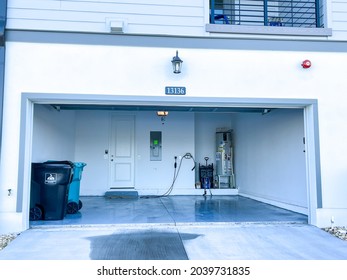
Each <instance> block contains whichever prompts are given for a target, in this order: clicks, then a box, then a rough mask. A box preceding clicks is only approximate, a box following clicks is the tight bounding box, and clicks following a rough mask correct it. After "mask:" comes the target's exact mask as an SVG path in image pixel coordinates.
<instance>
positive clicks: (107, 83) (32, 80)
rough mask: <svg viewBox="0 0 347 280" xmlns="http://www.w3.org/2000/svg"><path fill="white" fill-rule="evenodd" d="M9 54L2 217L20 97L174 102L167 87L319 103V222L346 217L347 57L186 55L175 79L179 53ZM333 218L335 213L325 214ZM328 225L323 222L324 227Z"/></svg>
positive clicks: (22, 49)
mask: <svg viewBox="0 0 347 280" xmlns="http://www.w3.org/2000/svg"><path fill="white" fill-rule="evenodd" d="M6 47H7V49H6V61H7V64H6V69H5V98H4V112H3V113H4V117H3V121H4V124H3V134H2V154H1V167H0V188H1V192H0V212H2V213H4V212H10V213H13V212H15V209H16V195H17V193H16V190H17V185H18V158H19V149H18V147H19V146H18V145H19V139H20V112H21V111H20V104H21V103H20V102H21V94H22V93H44V94H50V93H54V94H55V93H59V94H60V93H68V94H70V93H75V94H86V95H89V94H92V95H98V94H105V95H134V96H135V95H140V96H158V97H163V98H169V97H168V96H166V97H165V94H164V88H165V86H168V85H170V86H185V87H186V88H187V95H186V96H187V97H244V98H246V97H248V98H296V99H301V98H312V99H318V110H319V111H318V113H319V136H320V156H321V179H322V192H323V209H321V210H320V214H319V217H323V216H324V217H326V216H329V215H330V212H332V213H333V212H334V210H333V209H338V210H339V211H340V212H341V211H342V213H343V214H342V215H340V216H341V217H347V212H346V209H347V201H346V199H345V198H346V197H347V188H345V184H346V181H347V172H346V163H345V162H346V160H345V154H346V153H347V146H346V145H345V143H346V137H347V135H346V131H344V130H343V129H341V128H343V127H344V126H345V119H346V118H347V110H346V109H345V108H346V101H345V100H346V98H345V88H346V83H347V82H346V79H345V65H346V64H347V53H328V52H325V53H318V52H317V53H313V52H311V53H308V52H289V51H286V52H281V51H242V50H212V49H184V48H181V49H179V55H180V57H181V59H183V61H184V63H183V72H182V74H180V75H174V74H173V73H172V70H171V62H170V60H171V59H172V56H173V55H174V53H175V50H176V49H171V48H159V47H158V48H147V47H142V48H140V47H119V46H118V47H117V46H102V45H93V46H83V45H72V44H69V45H64V44H36V43H19V42H7V45H6ZM202 58H204V59H203V60H202ZM304 59H310V60H311V61H312V67H311V68H310V69H306V70H305V69H303V68H302V67H301V63H302V61H303V60H304ZM182 98H185V97H184V96H182ZM192 148H193V147H192ZM8 188H12V189H13V195H12V196H8V195H7V189H8ZM327 211H330V212H329V214H327V215H325V214H326V213H327ZM322 212H323V213H322ZM339 219H340V218H339ZM339 219H338V220H336V219H335V223H339ZM341 219H342V218H341ZM325 221H326V218H324V219H323V218H322V221H321V222H320V223H321V224H323V223H324V222H325ZM326 222H328V221H326ZM329 222H330V221H329ZM341 222H342V220H341Z"/></svg>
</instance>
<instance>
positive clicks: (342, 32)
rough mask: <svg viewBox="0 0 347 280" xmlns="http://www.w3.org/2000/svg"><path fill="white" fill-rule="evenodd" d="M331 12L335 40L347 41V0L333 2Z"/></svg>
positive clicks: (333, 0) (334, 0)
mask: <svg viewBox="0 0 347 280" xmlns="http://www.w3.org/2000/svg"><path fill="white" fill-rule="evenodd" d="M331 11H332V12H331V19H332V26H331V27H332V28H333V30H334V39H337V40H346V41H347V0H332V4H331Z"/></svg>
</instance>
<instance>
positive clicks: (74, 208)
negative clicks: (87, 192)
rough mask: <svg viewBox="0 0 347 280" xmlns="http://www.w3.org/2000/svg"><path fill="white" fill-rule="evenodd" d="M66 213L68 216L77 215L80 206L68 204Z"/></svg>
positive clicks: (72, 203)
mask: <svg viewBox="0 0 347 280" xmlns="http://www.w3.org/2000/svg"><path fill="white" fill-rule="evenodd" d="M66 212H67V213H68V214H76V213H77V212H78V204H77V203H76V202H74V201H72V202H69V203H68V204H67V209H66Z"/></svg>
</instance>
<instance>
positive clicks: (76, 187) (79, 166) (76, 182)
mask: <svg viewBox="0 0 347 280" xmlns="http://www.w3.org/2000/svg"><path fill="white" fill-rule="evenodd" d="M86 165H87V164H86V163H84V162H74V163H73V166H74V167H73V177H72V182H71V183H70V188H69V196H68V203H67V210H66V211H67V213H68V214H75V213H77V212H78V211H79V210H80V209H81V208H82V206H83V204H82V201H81V200H80V185H81V179H82V171H83V168H84V167H85V166H86Z"/></svg>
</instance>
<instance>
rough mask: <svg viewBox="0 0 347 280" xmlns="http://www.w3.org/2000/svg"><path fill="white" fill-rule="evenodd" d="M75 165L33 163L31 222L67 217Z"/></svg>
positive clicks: (64, 162)
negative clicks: (70, 186)
mask: <svg viewBox="0 0 347 280" xmlns="http://www.w3.org/2000/svg"><path fill="white" fill-rule="evenodd" d="M72 177H73V163H72V162H69V161H62V162H44V163H33V164H32V174H31V193H30V220H41V219H42V220H62V219H64V217H65V215H66V204H67V200H68V194H69V185H70V183H71V181H72Z"/></svg>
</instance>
